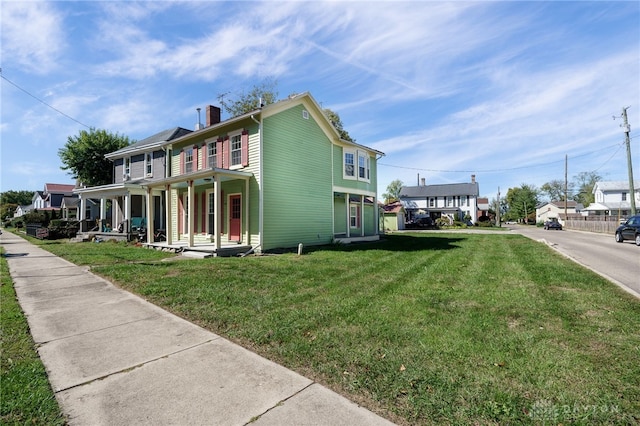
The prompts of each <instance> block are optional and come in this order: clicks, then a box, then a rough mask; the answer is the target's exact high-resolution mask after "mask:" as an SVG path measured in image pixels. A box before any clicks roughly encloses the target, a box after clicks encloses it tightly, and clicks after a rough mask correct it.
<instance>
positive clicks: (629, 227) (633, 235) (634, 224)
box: [616, 215, 640, 246]
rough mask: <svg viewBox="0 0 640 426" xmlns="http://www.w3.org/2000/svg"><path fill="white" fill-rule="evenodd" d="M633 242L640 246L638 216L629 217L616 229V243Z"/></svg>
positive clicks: (639, 219)
mask: <svg viewBox="0 0 640 426" xmlns="http://www.w3.org/2000/svg"><path fill="white" fill-rule="evenodd" d="M624 240H634V241H635V242H636V245H637V246H640V215H636V216H631V217H630V218H629V219H627V221H626V222H625V223H623V224H622V225H620V226H618V229H616V241H617V242H619V243H621V242H623V241H624Z"/></svg>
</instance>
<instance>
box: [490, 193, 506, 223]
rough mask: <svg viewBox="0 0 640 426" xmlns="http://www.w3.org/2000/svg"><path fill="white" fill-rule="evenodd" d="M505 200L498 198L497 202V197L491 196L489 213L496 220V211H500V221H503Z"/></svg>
mask: <svg viewBox="0 0 640 426" xmlns="http://www.w3.org/2000/svg"><path fill="white" fill-rule="evenodd" d="M507 207H508V204H507V200H506V199H505V198H500V203H499V204H498V199H497V198H492V199H491V202H490V203H489V213H490V214H493V215H494V216H495V218H496V221H497V220H498V211H500V222H502V221H504V218H505V215H506V214H507V210H508V209H507Z"/></svg>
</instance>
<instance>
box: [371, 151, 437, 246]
mask: <svg viewBox="0 0 640 426" xmlns="http://www.w3.org/2000/svg"><path fill="white" fill-rule="evenodd" d="M378 155H379V156H378ZM382 157H384V155H383V154H376V182H375V188H376V198H375V200H373V204H374V206H375V208H374V210H375V212H376V213H375V215H376V216H375V219H376V223H377V230H376V234H378V235H380V209H379V208H378V160H380V159H381V158H382ZM427 205H429V204H428V203H427ZM382 233H383V234H384V225H383V226H382Z"/></svg>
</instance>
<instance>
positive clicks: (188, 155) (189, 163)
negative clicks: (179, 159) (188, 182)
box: [184, 148, 193, 173]
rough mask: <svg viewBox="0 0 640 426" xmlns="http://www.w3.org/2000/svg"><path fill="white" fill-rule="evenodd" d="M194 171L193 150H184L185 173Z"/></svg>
mask: <svg viewBox="0 0 640 426" xmlns="http://www.w3.org/2000/svg"><path fill="white" fill-rule="evenodd" d="M192 171H193V148H187V149H185V150H184V172H185V173H191V172H192Z"/></svg>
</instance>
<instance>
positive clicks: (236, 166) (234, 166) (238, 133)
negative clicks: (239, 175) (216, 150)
mask: <svg viewBox="0 0 640 426" xmlns="http://www.w3.org/2000/svg"><path fill="white" fill-rule="evenodd" d="M228 136H229V170H238V169H241V168H242V130H238V131H235V132H232V133H229V134H228ZM236 136H240V163H239V164H231V161H232V158H233V150H232V149H231V147H232V146H233V142H232V141H231V140H232V139H233V138H234V137H236ZM247 148H248V147H247Z"/></svg>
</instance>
